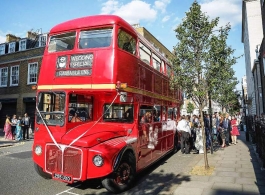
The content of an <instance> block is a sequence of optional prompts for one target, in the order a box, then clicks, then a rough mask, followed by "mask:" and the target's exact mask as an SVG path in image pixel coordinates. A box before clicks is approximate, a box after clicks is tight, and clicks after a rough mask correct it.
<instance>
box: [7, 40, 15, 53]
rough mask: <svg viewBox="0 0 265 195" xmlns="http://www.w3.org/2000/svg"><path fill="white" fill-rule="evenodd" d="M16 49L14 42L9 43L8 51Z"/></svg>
mask: <svg viewBox="0 0 265 195" xmlns="http://www.w3.org/2000/svg"><path fill="white" fill-rule="evenodd" d="M15 49H16V42H12V43H9V46H8V53H14V52H15Z"/></svg>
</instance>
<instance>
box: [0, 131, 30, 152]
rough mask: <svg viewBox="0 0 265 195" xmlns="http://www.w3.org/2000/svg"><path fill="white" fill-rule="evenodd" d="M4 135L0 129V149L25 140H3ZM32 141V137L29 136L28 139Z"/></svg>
mask: <svg viewBox="0 0 265 195" xmlns="http://www.w3.org/2000/svg"><path fill="white" fill-rule="evenodd" d="M4 135H5V133H4V132H3V129H1V128H0V148H2V147H8V146H13V145H15V144H18V143H22V142H23V141H25V140H21V141H16V140H7V139H5V138H4ZM29 140H32V135H31V136H30V139H29Z"/></svg>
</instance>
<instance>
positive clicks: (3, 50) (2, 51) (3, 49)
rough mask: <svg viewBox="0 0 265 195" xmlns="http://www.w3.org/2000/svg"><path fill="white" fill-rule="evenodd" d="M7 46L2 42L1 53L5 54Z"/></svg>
mask: <svg viewBox="0 0 265 195" xmlns="http://www.w3.org/2000/svg"><path fill="white" fill-rule="evenodd" d="M5 48H6V44H1V45H0V55H3V54H5Z"/></svg>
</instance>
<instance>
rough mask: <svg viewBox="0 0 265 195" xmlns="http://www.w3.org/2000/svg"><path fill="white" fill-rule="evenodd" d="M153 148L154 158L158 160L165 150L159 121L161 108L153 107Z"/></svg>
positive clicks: (158, 106)
mask: <svg viewBox="0 0 265 195" xmlns="http://www.w3.org/2000/svg"><path fill="white" fill-rule="evenodd" d="M152 139H153V143H152V144H153V146H154V148H155V150H154V158H159V157H160V156H161V155H162V153H163V152H164V151H165V150H166V140H165V139H164V135H163V130H162V120H161V106H160V105H155V106H154V107H153V135H152Z"/></svg>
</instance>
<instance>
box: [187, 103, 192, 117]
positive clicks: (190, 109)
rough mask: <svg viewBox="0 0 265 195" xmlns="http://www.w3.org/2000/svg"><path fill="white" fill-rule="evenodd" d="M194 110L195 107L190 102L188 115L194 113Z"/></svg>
mask: <svg viewBox="0 0 265 195" xmlns="http://www.w3.org/2000/svg"><path fill="white" fill-rule="evenodd" d="M193 110H194V105H193V104H192V103H191V102H189V103H188V105H187V113H188V114H191V113H193Z"/></svg>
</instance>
